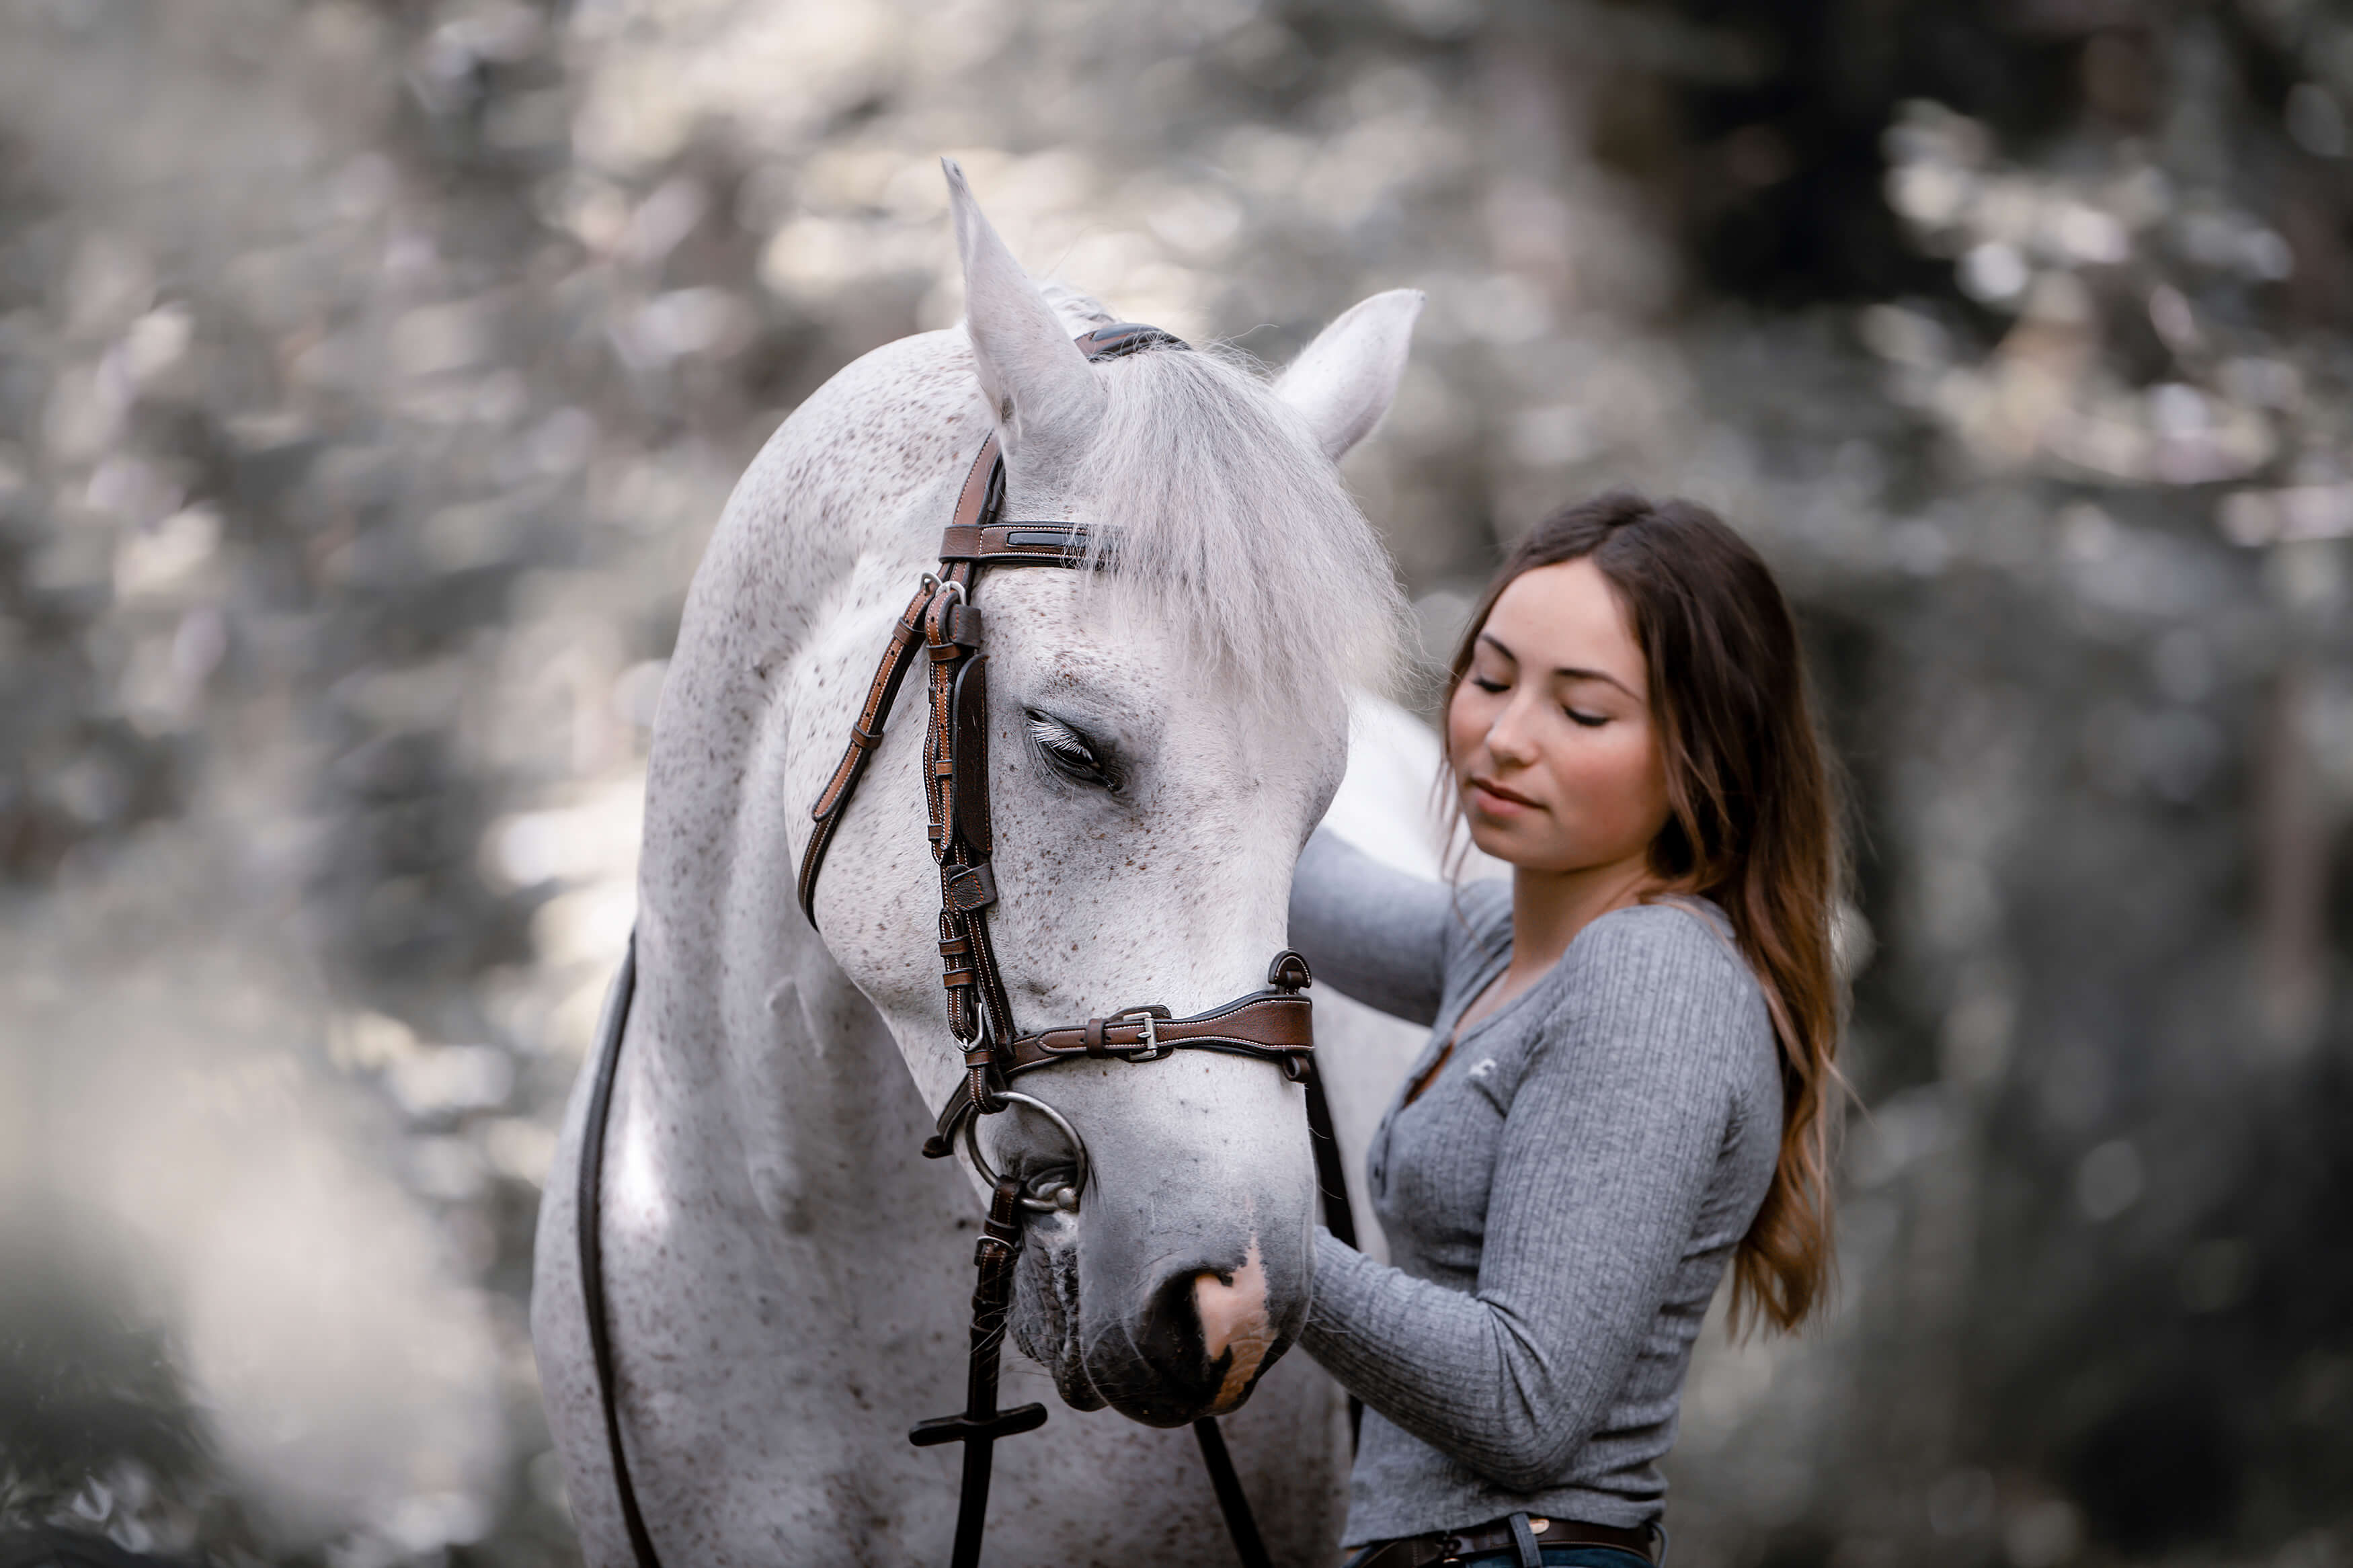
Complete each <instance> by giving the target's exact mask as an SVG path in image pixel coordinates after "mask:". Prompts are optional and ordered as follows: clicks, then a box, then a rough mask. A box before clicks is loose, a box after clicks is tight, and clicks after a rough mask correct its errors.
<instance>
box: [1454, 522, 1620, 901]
mask: <svg viewBox="0 0 2353 1568" xmlns="http://www.w3.org/2000/svg"><path fill="white" fill-rule="evenodd" d="M1649 691H1650V670H1649V668H1648V667H1647V663H1646V661H1645V660H1644V659H1643V658H1642V650H1641V647H1640V646H1639V645H1638V644H1637V643H1636V642H1635V640H1634V629H1633V627H1632V626H1630V625H1629V624H1628V622H1627V618H1626V612H1625V609H1624V607H1623V606H1622V605H1620V603H1619V602H1618V595H1617V594H1616V593H1614V592H1613V591H1612V590H1611V588H1610V586H1609V580H1608V579H1607V578H1605V577H1604V576H1602V574H1601V569H1600V568H1599V567H1598V566H1596V565H1595V564H1594V563H1593V562H1592V561H1591V560H1590V559H1589V558H1588V559H1579V560H1576V561H1564V562H1561V563H1558V564H1556V565H1552V566H1539V567H1536V568H1535V569H1533V570H1531V571H1528V572H1524V573H1522V574H1520V575H1519V576H1518V577H1516V578H1514V579H1513V581H1512V583H1511V584H1510V586H1508V587H1506V588H1505V589H1504V593H1503V596H1502V597H1500V598H1498V599H1497V600H1496V601H1495V607H1494V609H1493V612H1492V613H1490V614H1489V616H1488V617H1487V624H1486V626H1485V627H1484V628H1483V629H1482V631H1481V633H1480V635H1479V640H1478V644H1477V646H1476V647H1475V648H1474V649H1473V650H1472V656H1471V668H1470V671H1469V673H1468V674H1467V675H1465V676H1464V678H1463V680H1462V684H1461V686H1459V687H1458V688H1456V689H1455V692H1454V700H1453V701H1452V703H1451V704H1450V705H1449V707H1448V709H1447V712H1446V745H1447V755H1448V756H1449V757H1450V758H1451V759H1452V761H1453V764H1454V773H1455V784H1456V787H1457V788H1458V789H1459V790H1460V791H1461V798H1462V810H1463V813H1464V815H1465V816H1468V817H1469V819H1470V824H1471V837H1472V840H1473V841H1474V842H1475V843H1477V845H1478V846H1479V847H1480V848H1482V849H1483V850H1485V851H1486V852H1487V853H1488V854H1490V855H1493V856H1494V857H1495V858H1498V859H1500V860H1505V861H1509V862H1510V863H1511V864H1512V865H1514V866H1515V867H1518V868H1522V869H1524V870H1529V871H1546V872H1576V871H1588V870H1599V869H1603V868H1613V867H1618V866H1621V865H1623V866H1626V867H1627V868H1629V869H1634V870H1639V869H1641V868H1642V867H1643V866H1644V865H1646V864H1647V857H1648V853H1649V850H1650V847H1651V840H1652V839H1654V838H1656V837H1658V836H1659V830H1660V829H1661V828H1662V827H1663V826H1666V821H1667V784H1666V767H1665V763H1664V761H1663V759H1662V754H1661V752H1660V747H1659V736H1658V730H1657V727H1656V725H1655V724H1654V723H1653V722H1652V721H1651V704H1650V698H1649V695H1648V694H1649Z"/></svg>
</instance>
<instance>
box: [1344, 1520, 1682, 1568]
mask: <svg viewBox="0 0 2353 1568" xmlns="http://www.w3.org/2000/svg"><path fill="white" fill-rule="evenodd" d="M1528 1531H1529V1533H1530V1534H1532V1535H1534V1536H1535V1542H1536V1545H1537V1547H1538V1549H1539V1550H1541V1549H1542V1548H1544V1547H1546V1546H1610V1547H1615V1548H1616V1549H1617V1550H1619V1551H1620V1552H1632V1553H1633V1554H1634V1555H1635V1556H1637V1557H1640V1558H1641V1559H1642V1560H1643V1561H1644V1562H1647V1563H1656V1562H1657V1561H1658V1560H1659V1539H1660V1537H1659V1527H1658V1526H1657V1525H1655V1524H1645V1525H1642V1526H1641V1527H1640V1528H1638V1529H1634V1530H1620V1528H1618V1527H1617V1526H1616V1525H1611V1524H1587V1523H1584V1522H1583V1521H1578V1520H1574V1519H1545V1518H1541V1517H1532V1518H1530V1519H1529V1521H1528ZM1514 1544H1515V1542H1514V1537H1513V1534H1512V1521H1511V1520H1509V1519H1497V1520H1490V1521H1488V1522H1487V1523H1485V1524H1477V1525H1472V1527H1471V1528H1470V1529H1468V1530H1448V1531H1437V1532H1435V1533H1433V1534H1430V1535H1407V1536H1400V1537H1399V1538H1398V1539H1397V1540H1395V1541H1381V1542H1374V1544H1373V1546H1372V1548H1371V1551H1370V1554H1369V1555H1366V1554H1361V1553H1360V1554H1359V1555H1357V1556H1355V1557H1351V1558H1350V1559H1348V1568H1433V1565H1435V1564H1444V1563H1460V1562H1461V1560H1462V1559H1464V1558H1466V1557H1475V1556H1478V1555H1479V1554H1480V1553H1482V1552H1509V1551H1511V1550H1513V1548H1514Z"/></svg>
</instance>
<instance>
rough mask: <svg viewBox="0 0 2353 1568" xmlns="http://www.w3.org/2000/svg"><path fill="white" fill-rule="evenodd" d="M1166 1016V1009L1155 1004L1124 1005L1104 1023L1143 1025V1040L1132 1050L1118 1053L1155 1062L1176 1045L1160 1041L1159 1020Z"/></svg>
mask: <svg viewBox="0 0 2353 1568" xmlns="http://www.w3.org/2000/svg"><path fill="white" fill-rule="evenodd" d="M1167 1016H1168V1009H1167V1008H1166V1007H1163V1006H1160V1005H1153V1006H1149V1007H1124V1008H1122V1009H1121V1010H1120V1011H1118V1012H1116V1013H1113V1015H1112V1016H1110V1017H1109V1018H1108V1019H1106V1020H1104V1021H1105V1022H1106V1023H1113V1024H1124V1023H1137V1024H1141V1025H1143V1026H1144V1040H1143V1043H1142V1045H1141V1046H1139V1047H1136V1048H1135V1049H1133V1050H1128V1051H1123V1052H1122V1053H1120V1054H1121V1055H1123V1056H1124V1057H1125V1058H1127V1059H1128V1060H1129V1061H1132V1062H1156V1061H1158V1060H1159V1059H1160V1058H1163V1057H1165V1056H1166V1055H1167V1054H1168V1053H1169V1052H1171V1051H1173V1050H1175V1049H1176V1047H1175V1046H1173V1045H1167V1046H1164V1045H1162V1044H1161V1043H1160V1029H1159V1023H1160V1020H1161V1019H1163V1018H1166V1017H1167Z"/></svg>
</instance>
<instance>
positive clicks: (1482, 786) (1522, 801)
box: [1471, 777, 1536, 806]
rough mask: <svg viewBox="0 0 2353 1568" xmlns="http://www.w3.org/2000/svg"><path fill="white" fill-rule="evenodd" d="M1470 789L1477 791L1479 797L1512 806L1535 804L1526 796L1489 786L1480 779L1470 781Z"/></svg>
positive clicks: (1489, 784)
mask: <svg viewBox="0 0 2353 1568" xmlns="http://www.w3.org/2000/svg"><path fill="white" fill-rule="evenodd" d="M1471 787H1472V789H1474V790H1476V791H1478V792H1479V793H1480V794H1481V795H1487V796H1489V797H1491V798H1493V799H1495V800H1499V801H1504V802H1507V803H1509V804H1511V805H1525V806H1534V805H1535V804H1536V803H1535V801H1532V800H1530V799H1529V798H1528V797H1527V796H1526V795H1519V794H1516V793H1514V791H1511V790H1507V789H1505V788H1504V786H1503V785H1501V784H1491V783H1489V782H1488V781H1487V780H1485V779H1482V778H1475V777H1474V778H1473V779H1472V781H1471Z"/></svg>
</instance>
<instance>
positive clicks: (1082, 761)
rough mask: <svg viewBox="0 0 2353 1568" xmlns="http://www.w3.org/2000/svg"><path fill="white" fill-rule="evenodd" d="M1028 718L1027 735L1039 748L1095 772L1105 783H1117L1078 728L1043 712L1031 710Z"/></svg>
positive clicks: (1111, 784)
mask: <svg viewBox="0 0 2353 1568" xmlns="http://www.w3.org/2000/svg"><path fill="white" fill-rule="evenodd" d="M1028 718H1029V739H1030V740H1031V741H1033V742H1036V743H1037V746H1038V749H1039V751H1042V752H1047V753H1048V754H1049V755H1050V756H1052V757H1054V758H1056V759H1058V760H1060V761H1061V762H1064V763H1069V764H1070V765H1071V767H1073V768H1076V769H1080V770H1082V771H1084V772H1087V773H1093V774H1096V775H1098V776H1099V777H1101V778H1102V779H1103V783H1104V784H1106V785H1108V786H1111V787H1113V788H1116V787H1117V781H1116V780H1114V779H1113V778H1112V777H1111V775H1110V770H1109V769H1108V768H1106V767H1105V766H1104V765H1103V759H1102V758H1101V757H1099V756H1097V755H1096V754H1095V750H1094V748H1093V747H1092V746H1090V745H1088V744H1087V742H1086V740H1085V738H1084V737H1082V735H1080V734H1079V732H1078V731H1075V730H1073V729H1071V727H1070V726H1069V725H1068V724H1065V723H1063V722H1062V721H1060V720H1059V719H1050V718H1048V717H1047V716H1046V715H1045V714H1043V713H1032V714H1029V716H1028Z"/></svg>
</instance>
